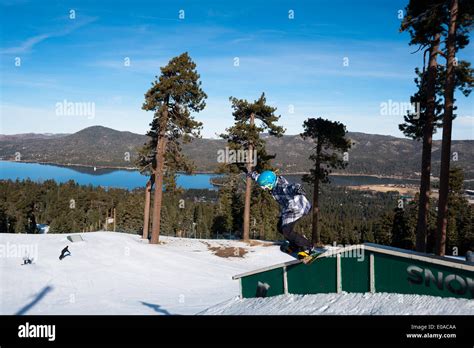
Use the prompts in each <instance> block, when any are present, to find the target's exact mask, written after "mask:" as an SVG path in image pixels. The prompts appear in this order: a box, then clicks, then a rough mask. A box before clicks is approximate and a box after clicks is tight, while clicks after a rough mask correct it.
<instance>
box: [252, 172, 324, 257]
mask: <svg viewBox="0 0 474 348" xmlns="http://www.w3.org/2000/svg"><path fill="white" fill-rule="evenodd" d="M246 175H247V176H248V177H250V178H252V179H253V180H254V181H256V182H257V184H258V185H259V186H260V187H261V188H262V189H264V190H267V191H269V192H270V194H271V195H272V196H273V198H274V199H275V200H276V201H277V202H278V204H279V205H280V218H279V220H278V225H277V229H278V232H280V233H281V234H283V236H284V237H285V238H286V240H287V241H288V242H289V245H288V247H286V248H282V251H284V252H287V253H298V256H303V257H305V256H308V255H313V254H314V253H315V248H314V247H313V244H312V243H311V241H309V240H308V239H307V238H306V237H305V236H303V235H301V234H299V233H297V232H295V231H294V230H293V229H294V226H295V224H296V222H297V221H298V220H299V219H301V218H302V217H303V216H304V215H306V214H308V213H309V212H310V210H311V203H310V202H309V201H308V199H307V198H306V196H305V194H306V193H305V191H304V189H303V187H302V186H301V185H300V184H290V183H289V182H288V181H287V180H286V179H285V178H284V177H283V176H280V175H279V176H277V175H276V174H275V173H274V172H273V171H270V170H266V171H263V172H262V173H261V174H259V173H257V172H255V171H253V172H250V173H247V174H246Z"/></svg>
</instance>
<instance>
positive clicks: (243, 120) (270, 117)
mask: <svg viewBox="0 0 474 348" xmlns="http://www.w3.org/2000/svg"><path fill="white" fill-rule="evenodd" d="M229 99H230V101H231V103H232V108H233V110H234V111H233V113H232V115H233V116H234V120H235V124H234V125H233V126H232V127H230V128H228V129H226V133H225V134H222V135H221V137H222V138H223V139H226V140H227V142H228V144H229V148H231V149H232V150H240V151H242V150H243V151H245V152H246V154H247V163H234V164H231V167H235V166H237V167H240V168H241V167H242V166H244V165H245V166H246V171H247V172H251V171H252V170H253V169H256V170H259V169H260V170H261V168H265V167H266V166H268V163H269V161H270V160H271V159H272V158H274V157H275V156H274V155H268V154H267V153H266V150H265V141H264V140H263V139H261V137H260V133H262V132H264V131H268V133H269V135H271V136H276V137H281V136H282V135H283V133H284V129H283V128H282V127H280V126H278V125H276V122H277V121H278V120H279V118H280V116H276V115H275V111H276V108H274V107H271V106H268V105H266V98H265V93H262V95H261V96H260V98H259V99H257V100H256V101H255V102H253V103H249V102H248V101H247V100H244V99H237V98H235V97H230V98H229ZM256 121H260V122H259V124H257V123H256ZM254 151H255V152H256V154H257V166H256V168H254V165H253V164H252V159H253V158H254ZM233 171H234V172H235V169H233ZM251 185H252V180H251V178H247V179H246V186H245V201H244V202H245V203H244V217H243V232H242V238H243V240H244V241H248V240H249V238H250V207H251V192H252V186H251Z"/></svg>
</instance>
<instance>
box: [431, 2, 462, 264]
mask: <svg viewBox="0 0 474 348" xmlns="http://www.w3.org/2000/svg"><path fill="white" fill-rule="evenodd" d="M450 13H451V18H450V21H449V31H448V39H447V42H446V46H447V62H446V84H445V88H444V115H443V141H442V144H441V171H440V175H439V199H438V226H437V227H438V230H437V233H436V254H438V255H440V256H444V254H445V252H446V225H447V222H448V221H447V215H448V214H447V213H448V193H449V161H450V159H451V158H450V157H451V130H452V126H453V104H454V87H455V81H454V59H455V55H456V20H457V15H458V0H451V5H450Z"/></svg>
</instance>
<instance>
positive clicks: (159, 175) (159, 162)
mask: <svg viewBox="0 0 474 348" xmlns="http://www.w3.org/2000/svg"><path fill="white" fill-rule="evenodd" d="M163 108H164V109H163V114H162V115H161V117H162V119H161V120H160V134H159V137H158V142H157V144H156V148H157V149H156V172H155V180H156V183H155V194H154V196H153V199H154V201H153V222H152V226H151V240H150V243H151V244H158V243H159V241H160V223H161V205H162V200H163V174H164V162H165V149H166V124H167V122H168V103H167V102H165V105H164V107H163Z"/></svg>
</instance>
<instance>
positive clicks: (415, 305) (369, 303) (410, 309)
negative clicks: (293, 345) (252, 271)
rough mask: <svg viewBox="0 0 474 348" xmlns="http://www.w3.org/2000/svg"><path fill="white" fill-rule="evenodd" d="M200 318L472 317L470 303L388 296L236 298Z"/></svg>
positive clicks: (329, 295) (452, 299) (355, 294)
mask: <svg viewBox="0 0 474 348" xmlns="http://www.w3.org/2000/svg"><path fill="white" fill-rule="evenodd" d="M199 314H203V315H341V314H345V315H458V314H459V315H460V314H470V315H474V301H472V300H468V299H457V298H440V297H435V296H422V295H402V294H388V293H374V294H371V293H365V294H359V293H344V292H343V293H341V294H317V295H280V296H274V297H267V298H252V299H240V298H238V297H236V298H233V299H231V300H228V301H225V302H223V303H221V304H219V305H216V306H213V307H211V308H209V309H207V310H205V311H203V312H201V313H199Z"/></svg>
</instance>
